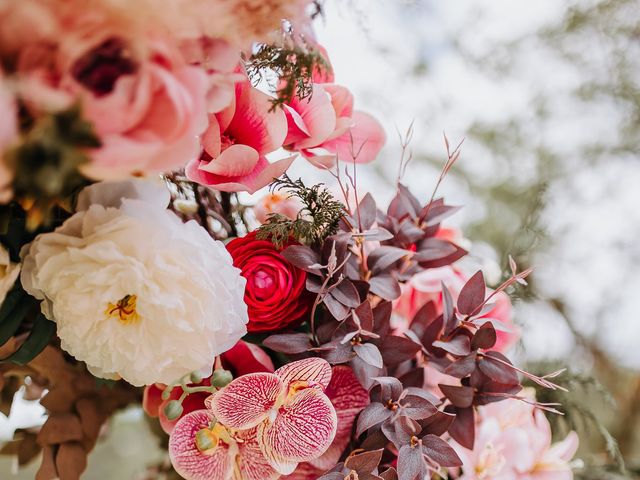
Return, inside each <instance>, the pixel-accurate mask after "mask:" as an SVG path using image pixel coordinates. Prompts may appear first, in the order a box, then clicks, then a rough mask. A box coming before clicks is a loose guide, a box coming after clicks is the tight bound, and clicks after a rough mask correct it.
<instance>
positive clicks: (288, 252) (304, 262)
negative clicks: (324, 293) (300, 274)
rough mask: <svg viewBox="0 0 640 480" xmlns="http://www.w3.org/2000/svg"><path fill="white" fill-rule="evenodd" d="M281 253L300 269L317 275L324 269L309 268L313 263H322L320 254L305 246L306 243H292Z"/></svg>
mask: <svg viewBox="0 0 640 480" xmlns="http://www.w3.org/2000/svg"><path fill="white" fill-rule="evenodd" d="M280 255H282V256H283V257H284V258H285V259H286V260H287V261H288V262H289V263H291V264H292V265H293V266H294V267H298V268H299V269H300V270H304V271H305V272H308V273H313V274H315V275H320V274H321V273H322V271H321V270H319V269H317V268H309V267H311V266H312V265H318V264H319V263H320V256H319V255H318V254H317V253H316V252H315V251H313V250H312V249H311V248H309V247H305V246H304V245H291V246H289V247H287V248H285V249H284V250H283V251H282V252H281V253H280Z"/></svg>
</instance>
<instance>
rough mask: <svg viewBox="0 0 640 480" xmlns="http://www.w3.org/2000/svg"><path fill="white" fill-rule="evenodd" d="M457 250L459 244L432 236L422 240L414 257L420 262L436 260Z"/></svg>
mask: <svg viewBox="0 0 640 480" xmlns="http://www.w3.org/2000/svg"><path fill="white" fill-rule="evenodd" d="M457 251H458V246H457V245H455V244H453V243H451V242H449V241H448V240H442V239H440V238H433V237H432V238H428V239H426V240H424V241H423V242H420V245H419V247H418V250H417V251H416V254H415V255H414V257H413V259H414V260H415V261H416V262H418V263H420V264H422V263H423V262H434V261H437V260H442V259H443V258H447V257H448V256H450V255H453V254H454V253H456V252H457Z"/></svg>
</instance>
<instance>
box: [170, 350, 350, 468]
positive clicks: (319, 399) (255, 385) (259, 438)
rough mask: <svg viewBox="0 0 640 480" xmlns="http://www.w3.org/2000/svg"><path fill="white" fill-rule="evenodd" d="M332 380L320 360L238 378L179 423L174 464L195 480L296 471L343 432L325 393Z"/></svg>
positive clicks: (173, 439) (173, 447) (172, 451)
mask: <svg viewBox="0 0 640 480" xmlns="http://www.w3.org/2000/svg"><path fill="white" fill-rule="evenodd" d="M330 380H331V367H330V366H329V364H328V363H327V362H326V361H325V360H322V359H319V358H308V359H304V360H299V361H297V362H293V363H290V364H287V365H285V366H284V367H282V368H280V369H278V370H276V372H275V373H253V374H249V375H244V376H242V377H239V378H236V379H235V380H234V381H232V382H231V383H230V384H229V385H227V386H226V387H224V388H223V389H221V390H220V391H218V392H217V393H215V394H214V395H212V396H211V397H209V398H208V399H207V401H206V402H205V404H206V406H207V410H199V411H197V412H192V413H190V414H189V415H186V416H185V417H184V418H182V419H181V420H180V421H179V422H178V424H177V425H176V426H175V428H174V431H173V433H172V434H171V438H170V441H169V452H170V455H171V461H172V463H173V465H174V468H175V469H176V471H177V472H178V473H179V474H180V475H182V476H184V477H185V478H186V479H188V480H200V479H205V478H207V479H209V478H216V479H218V478H219V479H223V480H224V479H229V478H234V479H235V478H237V479H249V480H253V479H255V480H258V479H260V480H269V479H271V478H278V477H279V476H280V475H287V474H290V473H291V472H293V471H294V470H295V468H296V467H297V465H298V463H300V462H308V461H311V460H314V459H316V458H318V457H320V456H321V455H322V454H323V453H324V452H325V451H326V450H327V449H328V448H329V446H330V445H331V442H332V441H333V439H334V437H335V434H336V429H337V423H338V420H337V416H336V411H335V409H334V407H333V405H332V404H331V401H330V400H329V398H328V397H327V396H326V395H325V394H324V390H325V388H327V386H328V385H329V381H330ZM234 475H235V476H234Z"/></svg>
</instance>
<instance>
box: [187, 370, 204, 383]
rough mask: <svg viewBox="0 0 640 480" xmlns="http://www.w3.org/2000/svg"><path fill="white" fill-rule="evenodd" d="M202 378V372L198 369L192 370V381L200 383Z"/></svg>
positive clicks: (190, 376) (190, 377)
mask: <svg viewBox="0 0 640 480" xmlns="http://www.w3.org/2000/svg"><path fill="white" fill-rule="evenodd" d="M202 378H203V377H202V373H200V372H199V371H197V370H196V371H195V372H191V374H190V375H189V379H190V380H191V383H200V382H201V381H202Z"/></svg>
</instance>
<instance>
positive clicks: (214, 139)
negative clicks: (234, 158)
mask: <svg viewBox="0 0 640 480" xmlns="http://www.w3.org/2000/svg"><path fill="white" fill-rule="evenodd" d="M220 135H221V134H220V123H218V119H217V117H216V116H215V115H209V126H208V127H207V129H206V130H205V132H204V133H203V134H202V136H201V137H200V141H201V142H202V148H204V150H205V152H207V153H208V154H209V156H210V157H211V158H217V157H218V156H219V155H220V151H221V150H222V139H221V136H220Z"/></svg>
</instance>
